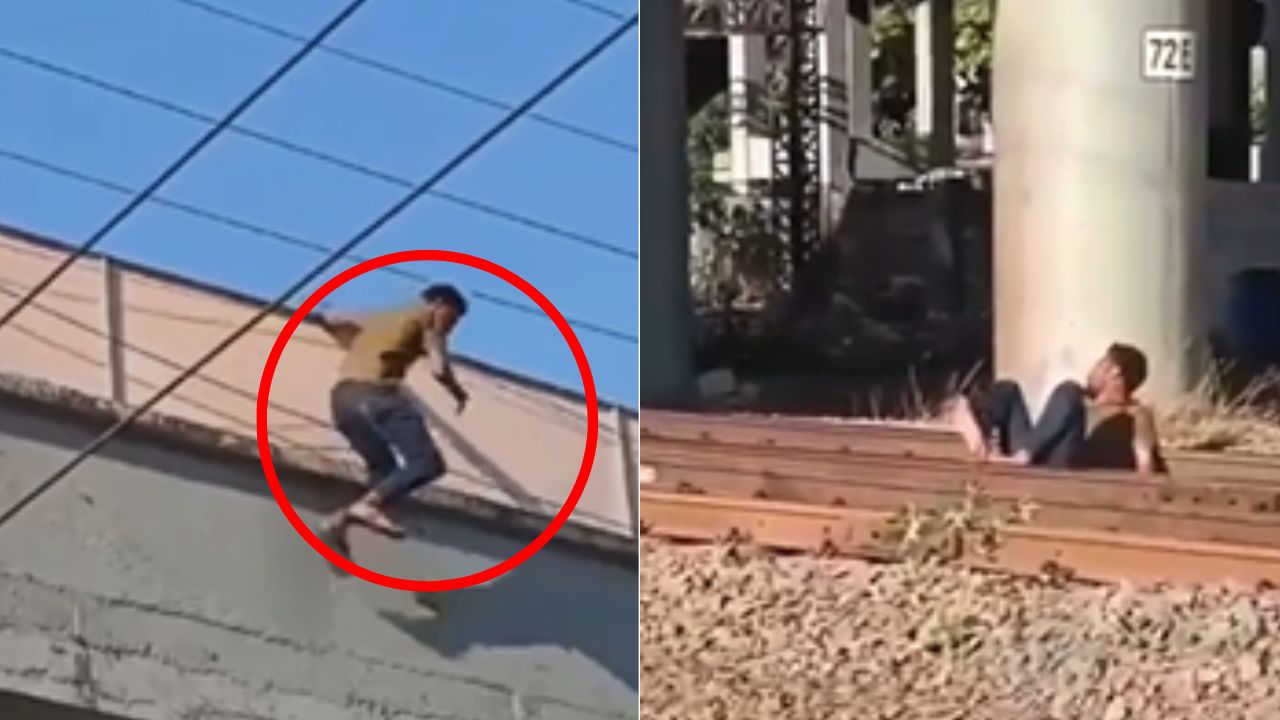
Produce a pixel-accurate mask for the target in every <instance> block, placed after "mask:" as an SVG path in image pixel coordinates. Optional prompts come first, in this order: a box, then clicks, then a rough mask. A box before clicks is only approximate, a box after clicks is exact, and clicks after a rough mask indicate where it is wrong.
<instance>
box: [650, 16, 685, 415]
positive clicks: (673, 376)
mask: <svg viewBox="0 0 1280 720" xmlns="http://www.w3.org/2000/svg"><path fill="white" fill-rule="evenodd" d="M640 23H641V28H640V56H641V64H642V67H643V68H644V72H642V73H640V108H641V110H640V143H641V147H643V148H644V162H642V163H640V339H641V342H640V402H641V404H643V405H646V406H651V407H654V406H664V405H679V404H682V403H684V402H687V401H689V400H690V399H691V398H692V397H693V389H694V367H693V315H692V312H693V311H692V301H691V297H690V295H691V293H690V289H689V234H690V225H689V193H688V187H689V163H688V157H687V156H686V154H685V153H686V147H685V144H686V137H687V136H688V130H689V126H688V118H687V116H686V114H687V112H686V108H685V90H684V83H685V63H684V3H683V2H681V0H645V7H644V13H643V15H642V17H641V19H640Z"/></svg>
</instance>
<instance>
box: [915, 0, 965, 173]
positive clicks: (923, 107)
mask: <svg viewBox="0 0 1280 720" xmlns="http://www.w3.org/2000/svg"><path fill="white" fill-rule="evenodd" d="M955 33H956V7H955V0H925V1H924V2H921V3H920V4H919V5H917V6H916V10H915V43H916V135H917V136H918V137H919V138H920V139H921V140H922V141H923V142H924V143H925V152H926V155H925V157H926V159H927V160H928V163H929V165H930V167H951V166H953V165H954V164H955V161H956V129H957V128H956V80H955V73H956V49H955V47H956V36H955Z"/></svg>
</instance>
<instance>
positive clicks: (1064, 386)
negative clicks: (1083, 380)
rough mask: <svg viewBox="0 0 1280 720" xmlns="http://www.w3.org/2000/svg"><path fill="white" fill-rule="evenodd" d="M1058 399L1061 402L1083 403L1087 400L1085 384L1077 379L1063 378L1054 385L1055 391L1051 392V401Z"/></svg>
mask: <svg viewBox="0 0 1280 720" xmlns="http://www.w3.org/2000/svg"><path fill="white" fill-rule="evenodd" d="M1054 400H1057V401H1059V402H1071V403H1083V402H1084V400H1085V389H1084V386H1083V385H1081V384H1080V383H1078V382H1076V381H1075V380H1063V381H1062V382H1060V383H1058V384H1057V385H1055V386H1054V387H1053V391H1052V392H1050V393H1049V402H1053V401H1054Z"/></svg>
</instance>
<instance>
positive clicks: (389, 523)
mask: <svg viewBox="0 0 1280 720" xmlns="http://www.w3.org/2000/svg"><path fill="white" fill-rule="evenodd" d="M347 515H348V517H350V518H351V519H352V520H355V521H357V522H361V523H364V524H365V525H368V526H369V527H371V528H373V529H374V530H377V531H378V532H381V533H383V534H384V535H388V536H390V537H395V538H401V537H404V536H405V531H404V528H403V527H401V526H400V525H398V524H397V523H396V522H395V521H394V520H392V519H391V518H389V517H387V514H386V513H384V512H382V511H381V510H379V509H378V508H376V507H374V506H372V505H369V504H365V503H361V504H357V505H355V506H354V507H352V508H351V509H350V510H349V511H347Z"/></svg>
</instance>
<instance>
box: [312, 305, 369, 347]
mask: <svg viewBox="0 0 1280 720" xmlns="http://www.w3.org/2000/svg"><path fill="white" fill-rule="evenodd" d="M319 322H320V327H322V328H324V331H325V332H326V333H328V334H329V337H331V338H333V340H334V342H336V343H338V345H340V346H341V347H343V348H348V347H351V343H352V342H354V341H355V339H356V336H357V335H359V334H360V331H361V330H362V329H363V326H362V325H361V324H360V321H359V320H356V319H355V318H351V317H343V316H340V315H334V314H332V313H328V312H321V313H319Z"/></svg>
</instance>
